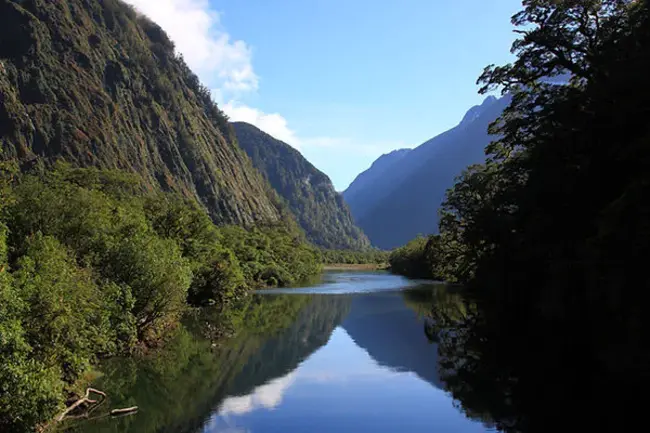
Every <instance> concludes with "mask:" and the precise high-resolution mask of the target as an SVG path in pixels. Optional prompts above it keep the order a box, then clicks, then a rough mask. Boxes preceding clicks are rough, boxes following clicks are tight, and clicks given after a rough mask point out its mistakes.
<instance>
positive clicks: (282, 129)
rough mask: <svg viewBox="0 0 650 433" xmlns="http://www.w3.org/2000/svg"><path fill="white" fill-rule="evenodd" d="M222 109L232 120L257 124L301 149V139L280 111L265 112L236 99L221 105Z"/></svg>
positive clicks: (268, 132) (279, 138)
mask: <svg viewBox="0 0 650 433" xmlns="http://www.w3.org/2000/svg"><path fill="white" fill-rule="evenodd" d="M221 109H222V110H223V111H224V112H225V113H226V114H227V115H228V117H230V120H232V121H234V122H246V123H250V124H251V125H255V126H257V127H258V128H260V129H261V130H262V131H264V132H266V133H267V134H270V135H272V136H273V137H275V138H277V139H278V140H282V141H284V142H285V143H287V144H290V145H291V146H293V147H295V148H296V149H300V140H299V139H298V137H296V133H295V132H294V131H293V130H292V129H291V128H289V125H288V122H287V119H285V118H284V117H282V115H280V114H279V113H270V114H269V113H264V112H262V111H260V110H258V109H256V108H252V107H249V106H247V105H244V104H241V103H238V102H236V101H230V102H228V103H226V104H223V105H221Z"/></svg>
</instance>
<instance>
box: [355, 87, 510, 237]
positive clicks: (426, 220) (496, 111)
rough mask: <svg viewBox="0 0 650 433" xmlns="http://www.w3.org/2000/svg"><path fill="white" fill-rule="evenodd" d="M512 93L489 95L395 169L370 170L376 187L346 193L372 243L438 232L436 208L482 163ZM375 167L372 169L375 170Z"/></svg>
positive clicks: (394, 166) (412, 152) (403, 159)
mask: <svg viewBox="0 0 650 433" xmlns="http://www.w3.org/2000/svg"><path fill="white" fill-rule="evenodd" d="M509 98H510V97H509V96H504V97H502V98H499V99H497V98H495V97H493V96H488V97H487V98H486V99H485V100H484V101H483V102H482V103H481V104H480V105H477V106H474V107H472V108H470V109H469V110H468V111H467V112H466V114H465V115H464V116H463V119H462V121H461V122H460V123H459V124H458V125H457V126H455V127H454V128H452V129H450V130H448V131H445V132H443V133H441V134H439V135H437V136H435V137H433V138H432V139H430V140H427V141H426V142H424V143H422V144H421V145H419V146H418V147H416V148H414V149H412V150H411V151H409V152H408V153H406V155H405V156H404V157H403V158H401V159H399V160H397V161H395V162H394V163H393V164H392V165H391V166H390V170H384V171H381V172H379V173H375V174H369V175H371V176H374V178H375V179H376V181H375V182H374V183H373V185H370V186H366V187H365V188H359V189H358V190H357V191H356V193H355V194H354V195H353V194H350V193H349V191H350V190H351V189H354V188H357V186H356V185H354V182H353V184H352V185H350V187H349V188H348V190H346V191H345V192H344V196H345V197H346V199H347V200H348V204H349V206H350V209H351V210H352V212H353V216H354V218H355V221H356V223H357V224H358V225H359V226H360V227H361V229H362V230H364V232H365V233H366V235H367V236H368V237H369V238H370V241H371V243H372V244H373V246H376V247H379V248H383V249H392V248H395V247H398V246H400V245H403V244H405V243H406V242H408V241H409V240H410V239H412V238H413V237H415V236H417V235H418V234H429V233H435V232H437V221H438V216H437V211H438V209H439V207H440V205H441V203H442V201H443V200H444V195H445V192H446V190H447V189H448V188H450V187H452V186H453V184H454V180H455V178H456V177H457V176H459V175H460V174H461V173H462V171H463V170H464V169H465V168H466V167H467V166H469V165H471V164H475V163H479V162H483V161H484V159H485V151H484V149H485V146H487V145H488V144H489V143H490V141H491V140H492V138H491V137H490V136H489V135H488V133H487V128H488V125H489V124H490V123H492V122H493V121H494V120H496V118H497V117H498V116H499V115H500V114H501V112H502V111H503V109H504V108H505V107H506V106H507V105H508V103H509V100H510V99H509ZM370 170H371V169H370Z"/></svg>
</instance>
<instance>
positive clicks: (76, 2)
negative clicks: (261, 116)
mask: <svg viewBox="0 0 650 433" xmlns="http://www.w3.org/2000/svg"><path fill="white" fill-rule="evenodd" d="M0 143H1V144H2V148H1V149H2V150H1V151H0V154H1V155H2V158H5V159H6V158H17V159H19V160H20V161H23V162H25V161H33V160H41V161H44V162H46V163H49V162H51V161H53V160H55V159H58V158H63V159H65V160H67V161H69V162H70V163H72V164H73V165H76V166H98V167H102V168H119V169H125V170H129V171H132V172H137V173H139V174H141V175H142V177H143V178H144V179H145V182H146V183H147V185H148V186H149V187H150V188H162V189H163V190H173V191H177V192H180V193H182V194H184V195H185V196H188V197H194V198H196V199H198V200H199V201H200V202H201V203H203V205H204V206H205V207H206V209H207V210H208V211H209V213H210V215H211V217H212V218H213V219H214V220H215V222H217V223H236V224H253V223H256V222H262V221H263V222H268V221H271V222H273V221H277V220H279V219H280V218H281V208H282V206H281V204H280V202H279V201H278V199H277V197H276V195H275V193H274V192H273V191H272V190H271V188H270V187H269V186H268V184H267V182H265V180H264V179H263V177H262V176H261V175H260V173H258V172H257V171H256V170H255V169H254V167H253V166H252V164H251V163H250V160H249V159H248V158H247V157H246V154H245V153H244V152H243V151H241V149H239V148H238V147H237V145H236V143H235V141H234V137H233V134H232V131H231V129H230V126H229V124H228V122H227V120H226V118H225V116H224V115H223V113H222V112H221V111H220V110H219V109H218V108H217V106H216V105H215V104H214V103H213V102H212V100H211V98H210V92H209V91H208V90H207V89H206V88H205V87H204V86H203V85H201V84H200V82H199V80H198V78H197V77H196V75H194V74H193V73H192V72H191V71H190V69H189V68H188V66H187V65H186V64H185V62H184V61H183V60H182V57H180V56H179V55H177V54H176V53H175V51H174V45H173V43H172V42H171V41H170V40H169V38H168V37H167V35H166V34H165V33H164V32H163V31H162V30H161V28H160V27H158V26H157V25H156V24H154V23H153V22H151V21H150V20H148V19H147V18H146V17H144V16H142V15H140V14H138V13H136V11H135V10H134V9H133V8H131V7H130V6H127V5H125V4H124V3H122V2H120V1H118V0H103V1H88V0H69V1H64V2H62V1H55V2H53V1H48V0H31V1H19V0H2V1H0Z"/></svg>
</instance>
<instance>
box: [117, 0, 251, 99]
mask: <svg viewBox="0 0 650 433" xmlns="http://www.w3.org/2000/svg"><path fill="white" fill-rule="evenodd" d="M125 1H126V2H127V3H129V4H131V5H133V6H135V8H136V9H137V10H138V11H139V12H141V13H142V14H144V15H146V16H147V17H149V18H150V19H151V20H153V21H154V22H155V23H157V24H158V25H159V26H160V27H162V28H163V30H165V32H167V34H168V35H169V37H170V38H171V40H172V41H174V44H176V49H177V51H179V52H180V53H182V54H183V57H184V59H185V61H186V62H187V64H188V65H189V66H190V68H191V69H192V70H193V71H194V72H195V73H196V74H197V75H198V76H199V78H201V81H203V82H204V83H206V84H209V85H210V86H212V87H219V88H221V89H222V90H224V91H228V92H230V93H231V94H237V93H238V92H248V91H253V90H257V86H258V82H259V80H258V77H257V75H256V74H255V72H254V71H253V66H252V62H251V58H252V53H251V49H250V47H249V46H248V45H247V44H246V43H245V42H244V41H237V40H235V41H233V40H232V39H231V37H230V35H229V34H228V33H227V32H226V31H225V30H224V29H223V28H222V26H221V23H220V16H219V13H218V12H217V11H216V10H214V9H213V8H212V7H211V6H210V3H209V2H208V0H125Z"/></svg>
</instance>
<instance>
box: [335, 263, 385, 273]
mask: <svg viewBox="0 0 650 433" xmlns="http://www.w3.org/2000/svg"><path fill="white" fill-rule="evenodd" d="M388 269H389V265H388V263H330V264H327V265H323V270H324V271H385V270H388Z"/></svg>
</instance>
